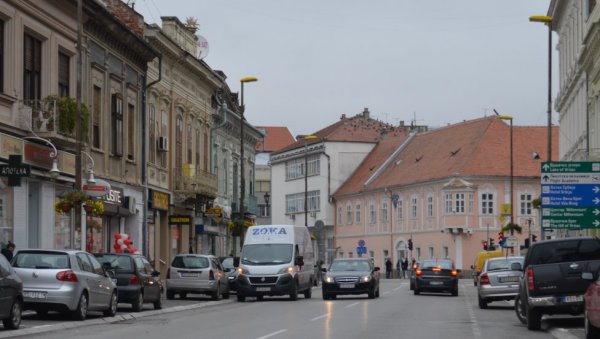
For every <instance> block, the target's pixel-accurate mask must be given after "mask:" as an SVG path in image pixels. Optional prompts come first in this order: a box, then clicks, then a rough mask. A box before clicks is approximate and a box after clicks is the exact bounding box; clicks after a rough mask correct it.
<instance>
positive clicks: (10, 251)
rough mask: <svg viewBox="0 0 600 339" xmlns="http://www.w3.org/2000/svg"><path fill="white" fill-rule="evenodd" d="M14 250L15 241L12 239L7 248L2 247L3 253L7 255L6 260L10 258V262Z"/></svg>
mask: <svg viewBox="0 0 600 339" xmlns="http://www.w3.org/2000/svg"><path fill="white" fill-rule="evenodd" d="M14 252H15V243H13V242H12V241H8V244H7V245H6V248H3V249H2V254H3V255H4V256H5V257H6V260H8V261H9V262H10V261H11V260H12V258H13V253H14Z"/></svg>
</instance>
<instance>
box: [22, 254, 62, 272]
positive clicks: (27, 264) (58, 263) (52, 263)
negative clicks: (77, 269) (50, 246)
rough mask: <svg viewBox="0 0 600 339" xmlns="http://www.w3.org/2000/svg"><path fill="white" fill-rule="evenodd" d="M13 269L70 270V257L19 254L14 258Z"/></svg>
mask: <svg viewBox="0 0 600 339" xmlns="http://www.w3.org/2000/svg"><path fill="white" fill-rule="evenodd" d="M13 267H20V268H36V269H63V268H70V267H71V266H70V265H69V255H68V254H67V253H55V252H23V251H21V252H19V253H17V255H16V256H15V258H13Z"/></svg>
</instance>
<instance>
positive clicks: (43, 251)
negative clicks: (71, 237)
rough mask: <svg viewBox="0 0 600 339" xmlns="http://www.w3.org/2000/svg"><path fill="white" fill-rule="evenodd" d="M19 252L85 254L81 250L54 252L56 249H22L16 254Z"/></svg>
mask: <svg viewBox="0 0 600 339" xmlns="http://www.w3.org/2000/svg"><path fill="white" fill-rule="evenodd" d="M21 252H29V253H33V252H40V253H49V252H53V253H63V254H64V253H68V254H75V253H87V252H85V251H81V250H56V249H43V248H24V249H20V250H17V254H18V253H21Z"/></svg>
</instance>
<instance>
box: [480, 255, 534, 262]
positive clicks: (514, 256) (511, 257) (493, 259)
mask: <svg viewBox="0 0 600 339" xmlns="http://www.w3.org/2000/svg"><path fill="white" fill-rule="evenodd" d="M506 259H525V257H523V256H520V255H513V256H510V257H493V258H489V259H488V261H496V260H506Z"/></svg>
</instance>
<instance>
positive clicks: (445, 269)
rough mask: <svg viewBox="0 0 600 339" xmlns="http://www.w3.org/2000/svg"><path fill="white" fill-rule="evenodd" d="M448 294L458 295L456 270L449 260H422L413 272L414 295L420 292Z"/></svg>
mask: <svg viewBox="0 0 600 339" xmlns="http://www.w3.org/2000/svg"><path fill="white" fill-rule="evenodd" d="M424 291H427V292H450V293H451V294H452V295H453V296H457V295H458V270H457V269H455V268H454V263H453V262H452V260H449V259H424V260H421V262H420V265H419V268H417V270H416V272H415V289H414V290H413V292H414V294H415V295H418V294H420V293H421V292H424Z"/></svg>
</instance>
